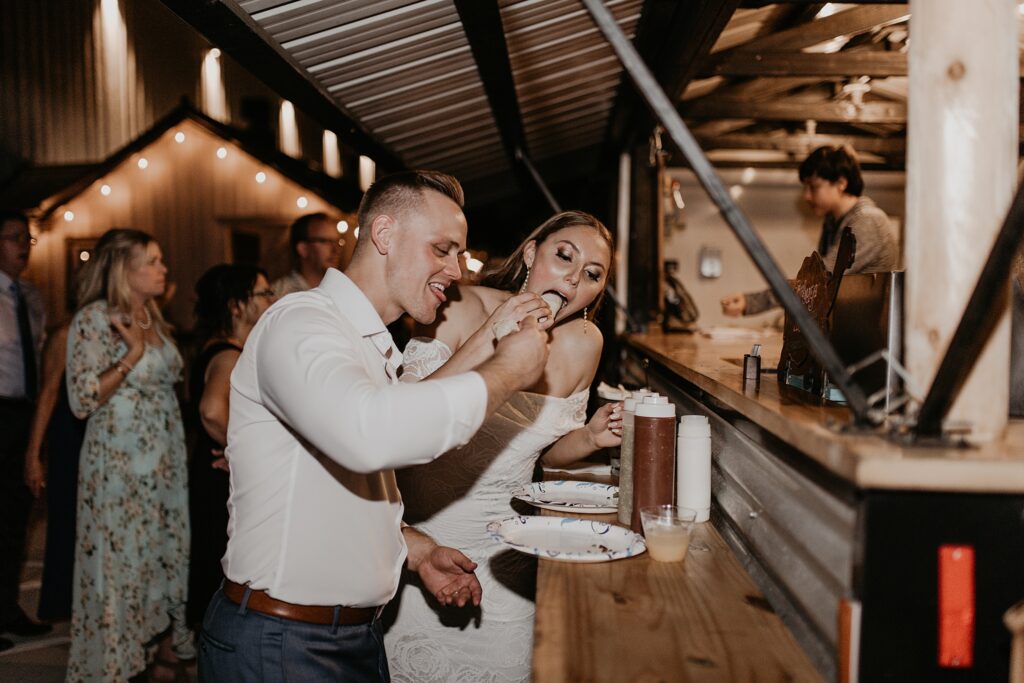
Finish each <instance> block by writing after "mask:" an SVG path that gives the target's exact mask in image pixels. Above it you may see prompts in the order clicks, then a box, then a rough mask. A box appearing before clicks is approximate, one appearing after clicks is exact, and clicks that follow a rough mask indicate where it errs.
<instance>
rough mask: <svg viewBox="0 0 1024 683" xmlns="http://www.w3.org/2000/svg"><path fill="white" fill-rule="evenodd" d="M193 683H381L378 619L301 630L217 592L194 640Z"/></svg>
mask: <svg viewBox="0 0 1024 683" xmlns="http://www.w3.org/2000/svg"><path fill="white" fill-rule="evenodd" d="M246 595H248V594H246ZM243 602H244V601H243ZM199 680H200V681H207V682H208V683H222V682H226V681H231V682H232V683H233V682H235V681H267V682H268V683H277V682H282V683H283V682H285V681H302V682H303V683H305V682H306V681H346V682H348V681H358V682H360V683H362V682H363V681H365V682H366V683H380V682H383V683H387V682H388V681H390V680H391V676H390V674H389V673H388V660H387V657H386V656H385V654H384V635H383V630H382V627H381V623H380V619H375V620H374V621H373V622H372V623H369V624H359V625H356V626H343V625H335V626H320V625H317V624H306V623H303V622H301V621H292V620H290V619H282V618H280V617H272V616H268V615H265V614H260V613H259V612H253V611H252V610H250V609H247V608H246V605H245V604H242V605H238V604H236V603H234V602H232V601H231V600H228V599H227V597H225V596H224V592H223V591H222V590H218V591H217V592H216V593H214V596H213V600H211V601H210V606H209V607H207V609H206V616H205V617H204V618H203V629H202V631H201V632H200V634H199Z"/></svg>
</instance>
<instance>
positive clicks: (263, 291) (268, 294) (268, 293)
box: [252, 289, 274, 299]
mask: <svg viewBox="0 0 1024 683" xmlns="http://www.w3.org/2000/svg"><path fill="white" fill-rule="evenodd" d="M252 295H253V296H265V297H267V298H268V299H269V298H271V297H272V296H274V290H272V289H261V290H259V291H258V292H253V293H252Z"/></svg>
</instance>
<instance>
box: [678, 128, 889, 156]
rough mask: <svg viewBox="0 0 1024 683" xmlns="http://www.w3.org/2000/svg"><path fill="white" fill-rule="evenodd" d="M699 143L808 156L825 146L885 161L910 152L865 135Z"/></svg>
mask: <svg viewBox="0 0 1024 683" xmlns="http://www.w3.org/2000/svg"><path fill="white" fill-rule="evenodd" d="M697 140H698V142H700V144H701V147H703V148H704V149H706V150H711V149H758V150H775V151H778V152H787V153H789V154H796V155H800V156H805V155H807V154H808V153H810V152H811V151H812V150H814V149H815V148H817V147H821V146H822V145H850V146H851V147H853V148H854V149H855V150H857V151H858V152H867V153H870V154H877V155H879V156H884V157H893V156H903V155H904V154H906V151H907V143H906V140H905V139H904V138H878V137H868V136H866V135H806V134H802V133H800V134H789V135H775V134H766V135H752V134H738V133H737V134H732V135H718V136H703V135H702V136H698V137H697Z"/></svg>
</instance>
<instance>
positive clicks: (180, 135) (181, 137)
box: [174, 130, 185, 145]
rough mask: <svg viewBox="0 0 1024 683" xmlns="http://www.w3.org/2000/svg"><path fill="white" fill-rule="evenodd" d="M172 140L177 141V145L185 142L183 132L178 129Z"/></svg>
mask: <svg viewBox="0 0 1024 683" xmlns="http://www.w3.org/2000/svg"><path fill="white" fill-rule="evenodd" d="M174 141H175V142H177V143H178V144H179V145H180V144H181V143H183V142H185V134H184V133H182V132H181V131H180V130H179V131H178V132H177V133H175V134H174Z"/></svg>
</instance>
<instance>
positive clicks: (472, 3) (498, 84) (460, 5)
mask: <svg viewBox="0 0 1024 683" xmlns="http://www.w3.org/2000/svg"><path fill="white" fill-rule="evenodd" d="M455 8H456V10H458V12H459V18H460V19H461V20H462V28H463V30H464V31H465V33H466V39H467V40H468V41H469V48H470V50H471V51H472V53H473V59H474V60H475V61H476V67H477V70H478V71H479V72H480V80H481V81H483V86H484V92H485V93H486V94H487V101H488V103H489V104H490V106H491V114H492V115H493V116H494V122H495V123H496V124H497V126H498V133H499V134H500V135H501V142H502V144H503V145H504V146H505V153H506V155H507V156H508V159H509V165H510V166H512V168H518V167H519V163H518V161H517V160H516V150H522V153H523V154H527V153H528V149H527V146H526V133H525V132H524V130H523V117H522V114H521V113H520V110H519V99H518V97H517V96H516V86H515V81H514V80H513V78H512V63H511V61H510V59H509V56H508V44H507V43H506V42H505V29H504V26H503V25H502V23H501V11H500V10H499V8H498V2H497V0H455Z"/></svg>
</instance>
